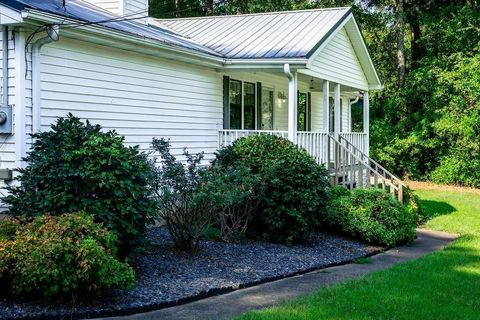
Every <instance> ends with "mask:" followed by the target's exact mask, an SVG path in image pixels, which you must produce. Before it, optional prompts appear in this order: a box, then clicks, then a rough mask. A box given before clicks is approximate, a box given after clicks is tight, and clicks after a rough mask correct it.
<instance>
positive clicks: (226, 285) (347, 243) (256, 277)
mask: <svg viewBox="0 0 480 320" xmlns="http://www.w3.org/2000/svg"><path fill="white" fill-rule="evenodd" d="M148 238H149V240H150V242H151V245H150V246H149V247H148V249H147V250H146V251H147V252H146V253H145V254H142V255H139V256H138V257H136V259H135V261H134V265H135V269H136V273H137V286H136V287H135V288H134V289H133V290H131V291H121V290H115V291H112V292H110V293H108V294H106V295H104V296H102V297H101V298H99V299H97V300H96V301H95V302H90V303H79V302H77V303H76V304H75V306H73V305H72V304H71V303H68V304H57V305H46V304H40V303H35V302H32V301H14V300H9V299H0V318H1V319H13V318H15V319H20V318H22V319H25V318H30V319H32V318H56V319H70V318H92V317H100V316H113V315H126V314H133V313H138V312H146V311H150V310H154V309H159V308H162V307H167V306H171V305H176V304H180V303H185V302H189V301H194V300H197V299H199V298H203V297H207V296H211V295H215V294H219V293H224V292H228V291H232V290H234V289H238V288H243V287H248V286H251V285H255V284H259V283H263V282H266V281H271V280H275V279H280V278H284V277H288V276H292V275H295V274H299V273H303V272H308V271H312V270H316V269H320V268H323V267H326V266H331V265H335V264H341V263H345V262H348V261H351V260H354V259H356V258H359V257H362V256H366V255H369V254H372V253H374V252H377V251H379V250H380V248H378V247H371V246H367V245H365V244H362V243H360V242H357V241H353V240H349V239H345V238H342V237H338V236H335V235H331V234H326V233H318V234H316V235H315V236H314V237H313V238H312V240H311V241H310V242H309V243H308V244H307V245H295V246H284V245H279V244H271V243H263V242H255V241H245V242H243V243H239V244H231V243H217V242H210V241H203V242H202V243H201V250H200V251H199V252H197V253H195V254H193V255H185V254H181V253H179V252H175V251H174V250H172V247H171V246H172V244H171V240H170V238H169V236H168V234H167V232H166V230H165V228H163V227H155V228H152V229H150V230H149V234H148Z"/></svg>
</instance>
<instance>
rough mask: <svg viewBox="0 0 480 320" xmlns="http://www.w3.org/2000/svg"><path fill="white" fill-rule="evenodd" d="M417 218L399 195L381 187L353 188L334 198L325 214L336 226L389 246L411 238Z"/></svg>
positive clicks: (326, 221)
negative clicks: (401, 202) (385, 190)
mask: <svg viewBox="0 0 480 320" xmlns="http://www.w3.org/2000/svg"><path fill="white" fill-rule="evenodd" d="M416 220H417V218H416V217H415V216H414V215H413V214H411V213H410V212H408V210H407V209H406V208H405V207H404V206H402V205H401V204H400V203H399V202H398V201H397V199H395V198H394V197H392V196H391V195H390V194H388V193H385V192H383V191H381V190H378V189H354V190H352V191H351V192H348V194H342V195H340V196H338V197H336V198H333V199H332V200H331V202H330V208H329V210H328V213H327V215H326V216H325V223H326V224H327V225H328V226H330V227H332V228H333V229H334V230H339V231H341V232H342V233H344V234H346V235H349V236H352V237H354V238H357V239H360V240H363V241H366V242H368V243H373V244H380V245H384V246H388V247H390V246H394V245H396V244H399V243H409V242H411V241H412V240H413V239H414V236H415V222H416Z"/></svg>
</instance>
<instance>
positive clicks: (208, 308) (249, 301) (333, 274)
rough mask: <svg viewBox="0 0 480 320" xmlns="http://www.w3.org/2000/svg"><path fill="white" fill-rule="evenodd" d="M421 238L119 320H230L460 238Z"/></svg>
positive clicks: (422, 235) (431, 233)
mask: <svg viewBox="0 0 480 320" xmlns="http://www.w3.org/2000/svg"><path fill="white" fill-rule="evenodd" d="M417 236H418V238H417V239H416V240H415V241H414V243H413V244H412V245H411V246H403V247H398V248H394V249H391V250H388V251H386V252H383V253H380V254H377V255H375V256H372V257H371V258H370V263H367V264H355V263H352V264H346V265H342V266H337V267H331V268H326V269H322V270H319V271H315V272H311V273H306V274H303V275H299V276H294V277H291V278H286V279H282V280H278V281H274V282H270V283H265V284H261V285H258V286H255V287H250V288H246V289H241V290H237V291H234V292H231V293H227V294H224V295H219V296H214V297H210V298H206V299H203V300H199V301H196V302H192V303H188V304H184V305H180V306H175V307H171V308H166V309H161V310H158V311H152V312H148V313H142V314H136V315H132V316H127V317H112V318H108V319H111V320H113V319H116V320H120V319H121V320H152V319H175V320H184V319H185V320H204V319H214V320H222V319H230V318H232V317H235V316H238V315H240V314H242V313H244V312H246V311H249V310H252V309H260V308H265V307H269V306H272V305H275V304H278V303H280V302H282V301H283V300H285V299H290V298H295V297H298V296H300V295H304V294H307V293H311V292H314V291H316V290H318V289H320V288H323V287H327V286H331V285H334V284H336V283H338V282H340V281H344V280H347V279H352V278H358V277H362V276H364V275H365V274H367V273H370V272H373V271H379V270H384V269H387V268H389V267H391V266H393V265H395V264H399V263H402V262H406V261H409V260H413V259H417V258H419V257H421V256H424V255H426V254H428V253H430V252H432V251H435V250H440V249H443V248H444V247H445V246H446V245H447V244H449V243H450V242H451V241H453V240H455V239H456V238H457V236H456V235H452V234H447V233H443V232H434V231H427V230H417Z"/></svg>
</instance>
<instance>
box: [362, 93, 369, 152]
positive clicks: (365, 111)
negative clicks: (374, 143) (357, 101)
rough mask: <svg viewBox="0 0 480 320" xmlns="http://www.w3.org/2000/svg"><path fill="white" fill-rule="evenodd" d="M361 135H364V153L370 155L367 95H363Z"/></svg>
mask: <svg viewBox="0 0 480 320" xmlns="http://www.w3.org/2000/svg"><path fill="white" fill-rule="evenodd" d="M363 133H365V153H366V154H367V155H370V101H369V93H368V91H365V92H364V93H363Z"/></svg>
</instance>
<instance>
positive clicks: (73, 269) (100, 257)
mask: <svg viewBox="0 0 480 320" xmlns="http://www.w3.org/2000/svg"><path fill="white" fill-rule="evenodd" d="M116 244H117V237H116V235H115V234H114V233H113V232H111V231H108V230H107V229H105V228H103V226H102V225H101V224H98V223H95V222H94V221H93V216H91V215H87V214H85V213H77V214H65V215H61V216H57V217H54V216H41V217H36V218H34V219H33V220H31V221H30V222H26V221H22V220H13V219H7V220H4V221H1V222H0V287H1V288H2V290H3V291H5V292H3V293H4V294H13V295H15V296H31V297H36V298H37V297H42V298H43V299H45V300H51V299H53V298H62V297H72V295H79V297H80V298H81V297H84V298H85V297H89V298H90V297H92V296H93V295H92V294H93V293H97V292H99V291H102V290H104V289H108V288H126V289H127V288H131V287H132V286H133V285H134V283H135V273H134V271H133V269H132V268H131V267H130V266H129V265H128V264H126V263H123V262H120V261H119V260H117V259H116V257H115V255H116V250H117V249H116Z"/></svg>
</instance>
